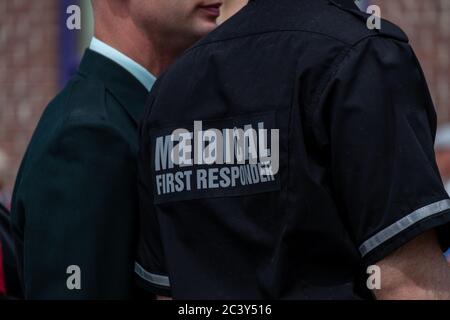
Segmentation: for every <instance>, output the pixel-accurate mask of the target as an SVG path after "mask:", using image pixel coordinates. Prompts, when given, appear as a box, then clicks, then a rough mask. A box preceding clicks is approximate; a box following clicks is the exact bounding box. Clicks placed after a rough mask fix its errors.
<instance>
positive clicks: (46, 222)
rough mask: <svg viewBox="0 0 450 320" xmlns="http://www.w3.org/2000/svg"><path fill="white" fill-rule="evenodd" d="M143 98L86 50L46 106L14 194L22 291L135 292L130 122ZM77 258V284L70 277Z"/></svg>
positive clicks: (133, 135)
mask: <svg viewBox="0 0 450 320" xmlns="http://www.w3.org/2000/svg"><path fill="white" fill-rule="evenodd" d="M146 95H147V90H146V89H145V88H144V86H142V85H141V84H140V83H139V82H138V81H137V80H136V79H135V78H134V77H133V76H132V75H131V74H130V73H128V72H127V71H126V70H125V69H123V68H122V67H121V66H119V65H118V64H116V63H115V62H113V61H111V60H109V59H107V58H106V57H103V56H101V55H100V54H98V53H96V52H93V51H90V50H88V51H87V52H86V55H85V57H84V59H83V61H82V63H81V66H80V70H79V72H78V73H77V75H75V76H74V78H73V79H72V80H71V81H70V83H69V84H68V85H67V86H66V87H65V88H64V89H63V90H62V92H61V93H60V94H59V95H58V96H57V97H56V98H55V99H54V100H53V101H52V102H51V103H50V104H49V106H48V107H47V108H46V110H45V112H44V114H43V116H42V118H41V120H40V122H39V124H38V127H37V129H36V131H35V133H34V135H33V138H32V140H31V142H30V145H29V147H28V150H27V153H26V155H25V157H24V160H23V162H22V165H21V169H20V172H19V174H18V177H17V181H16V186H15V192H14V198H13V225H14V230H15V237H16V240H17V244H18V255H19V258H20V267H21V269H22V270H21V271H22V276H23V279H22V280H23V282H24V285H25V292H26V297H27V298H36V299H54V298H58V299H61V298H64V299H66V298H67V299H72V298H74V299H75V298H84V299H91V298H107V297H110V298H129V297H131V296H132V288H133V281H132V268H133V265H132V261H133V255H134V244H135V234H134V231H135V230H136V226H137V222H136V220H137V215H136V212H137V198H136V179H135V175H136V154H137V148H138V146H137V140H138V139H137V122H138V119H139V117H140V114H141V112H142V109H143V102H144V101H145V99H146ZM74 265H75V266H78V267H79V268H80V271H81V278H80V281H81V285H82V286H81V289H80V290H76V288H75V289H73V288H72V290H70V289H69V285H68V283H69V282H67V279H68V278H69V277H70V276H71V275H72V273H71V272H73V271H71V272H69V273H68V270H69V267H71V266H74ZM74 279H75V278H74Z"/></svg>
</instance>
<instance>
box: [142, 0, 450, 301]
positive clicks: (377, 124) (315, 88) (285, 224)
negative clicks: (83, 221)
mask: <svg viewBox="0 0 450 320" xmlns="http://www.w3.org/2000/svg"><path fill="white" fill-rule="evenodd" d="M335 2H336V1H326V0H314V1H312V0H276V1H275V0H263V1H260V0H258V1H253V2H251V3H250V4H249V5H248V6H246V7H245V8H244V9H243V10H242V11H240V12H239V13H238V14H237V15H236V16H234V17H233V18H231V19H230V20H229V21H227V22H226V23H225V24H223V25H222V26H221V27H219V28H218V29H217V30H216V31H214V32H213V33H211V34H210V35H209V36H207V37H206V38H205V39H203V40H201V41H200V42H199V43H197V44H196V45H195V46H194V47H193V48H192V49H190V50H189V51H188V52H187V53H186V55H185V56H184V57H183V58H182V59H180V60H179V61H178V62H177V63H176V64H175V65H174V66H173V67H172V68H170V69H169V71H168V72H167V73H166V74H165V75H164V76H163V77H162V78H161V79H159V80H158V82H157V84H156V86H155V88H154V90H153V91H152V94H151V98H150V99H149V103H148V110H147V113H146V116H145V117H144V119H145V120H144V122H143V126H142V128H141V152H140V155H139V164H138V166H139V175H140V176H139V180H140V203H141V235H140V244H139V252H138V262H139V264H140V265H141V266H142V267H143V268H144V269H146V270H147V271H148V272H150V273H154V274H159V275H166V276H168V277H169V278H170V284H171V288H170V289H171V293H172V295H173V297H175V298H182V299H183V298H184V299H195V298H200V299H201V298H205V299H239V298H247V299H262V298H277V299H278V298H280V299H360V298H371V295H370V292H369V291H368V289H367V288H366V287H365V270H366V267H367V266H368V265H369V264H372V263H374V262H377V261H379V260H380V259H383V258H384V257H386V256H387V255H389V254H390V253H392V252H393V251H394V250H396V249H398V248H399V247H401V246H402V245H403V244H404V243H406V242H408V241H410V240H412V239H413V238H414V237H416V236H417V235H419V234H420V233H423V232H425V231H426V230H430V229H433V228H436V227H439V228H438V231H439V232H440V233H442V232H443V233H445V232H447V233H448V232H450V231H449V227H448V221H449V220H450V213H449V211H448V210H447V209H446V208H447V207H445V206H444V207H443V209H442V210H440V211H439V212H433V213H432V214H430V215H429V216H427V217H426V218H425V219H421V220H418V221H416V223H414V224H412V225H409V226H407V227H406V228H404V229H401V230H400V231H399V232H397V233H395V234H393V236H392V237H390V238H389V239H385V240H383V241H381V242H380V243H377V245H376V246H375V247H374V248H373V249H372V250H370V251H369V252H367V253H365V252H363V251H360V247H361V245H362V244H364V243H365V242H366V241H367V240H369V239H371V238H372V237H373V236H374V235H376V234H377V233H379V232H380V231H383V230H385V229H386V228H388V227H390V226H392V225H393V224H395V223H397V222H398V221H399V220H400V219H401V218H403V217H405V216H408V215H410V214H411V213H412V212H414V211H415V210H417V209H419V208H422V207H425V206H429V205H432V204H435V203H439V201H443V200H444V201H445V200H448V196H447V194H446V192H445V190H444V188H443V185H442V182H441V179H440V177H439V172H438V170H437V166H436V163H435V159H434V153H433V140H434V135H435V129H436V116H435V112H434V107H433V103H432V101H431V98H430V94H429V92H428V89H427V85H426V82H425V79H424V76H423V74H422V71H421V68H420V65H419V63H418V61H417V59H416V57H415V55H414V53H413V51H412V49H411V47H410V46H409V44H408V39H407V37H406V36H405V35H404V33H403V32H402V31H401V30H399V29H398V28H397V27H395V26H394V25H392V24H390V23H388V22H386V21H382V28H381V30H369V29H368V28H367V27H366V21H365V19H364V17H365V18H367V17H368V15H365V14H364V13H361V12H358V11H357V10H355V9H353V8H348V7H347V6H341V5H338V4H336V3H335ZM355 13H357V14H355ZM186 75H189V76H190V79H189V81H188V82H186ZM270 112H272V113H274V114H275V119H276V120H275V125H274V126H273V127H272V126H268V125H267V124H266V122H267V121H266V120H265V119H264V117H263V115H264V114H267V113H270ZM248 118H252V119H256V122H260V123H262V124H263V125H264V126H265V127H266V128H267V129H272V128H277V129H279V155H280V161H279V171H278V173H277V174H276V177H277V179H278V180H279V181H280V189H279V190H269V191H267V192H264V191H262V190H259V191H261V192H256V193H254V194H248V193H246V192H241V193H239V192H238V193H237V194H231V195H230V194H229V193H228V191H226V190H224V189H223V188H222V189H221V187H222V186H221V185H220V184H219V187H217V184H216V183H215V182H216V181H221V180H220V179H221V178H220V177H219V178H217V176H216V175H215V174H214V173H210V176H209V177H210V178H211V181H212V182H211V181H210V182H209V185H208V188H210V189H211V190H208V192H207V193H206V195H207V196H206V197H201V198H199V197H190V195H192V194H191V193H190V192H191V191H192V190H193V188H191V189H188V188H182V187H180V188H178V189H177V186H179V185H178V184H177V182H176V181H175V180H174V179H173V178H170V179H168V180H167V177H168V176H164V175H166V174H171V173H173V172H179V173H186V171H187V170H191V171H192V177H193V182H192V181H191V183H194V184H195V183H196V182H197V183H198V181H199V178H198V176H197V175H196V174H195V172H198V171H199V170H201V169H203V167H201V166H199V165H195V164H194V165H184V166H182V165H178V164H173V163H170V162H168V161H169V160H167V159H168V157H167V155H168V153H167V154H166V153H165V152H166V151H167V150H166V151H164V152H163V151H161V150H163V148H162V147H161V146H162V145H163V144H162V143H161V141H163V140H158V139H167V136H166V138H162V137H161V134H160V133H161V132H164V133H168V132H171V131H172V130H173V129H174V128H185V129H187V134H188V135H189V134H190V133H189V132H190V131H191V126H192V125H193V123H194V121H198V120H202V121H204V123H205V126H206V127H207V126H208V123H210V122H211V123H215V125H213V126H212V127H213V128H217V129H219V130H221V131H223V130H224V129H226V128H227V127H232V125H233V124H235V126H236V128H237V129H239V128H242V124H243V123H247V124H251V123H250V122H248V121H246V119H248ZM225 123H226V126H224V124H225ZM253 128H254V126H253ZM193 136H195V134H194V135H193ZM158 141H159V142H158ZM164 141H170V138H169V139H167V140H164ZM158 143H159V144H158ZM167 145H169V143H168V144H167ZM174 146H179V145H177V144H175V145H174ZM157 148H159V149H157ZM169 150H170V149H169ZM186 150H188V149H184V151H186ZM157 151H158V152H157ZM189 151H191V150H189ZM178 152H179V150H176V149H175V150H174V153H173V154H174V155H177V154H178ZM192 152H193V153H195V152H196V151H195V150H193V151H192ZM155 154H156V156H155ZM181 154H184V155H185V152H181ZM161 159H163V160H164V163H166V165H167V166H169V165H170V168H169V169H170V170H169V169H167V167H166V168H161V166H160V164H157V163H160V162H161V161H162V160H161ZM208 167H209V168H211V169H214V168H216V167H217V165H216V164H211V165H209V166H208ZM215 172H216V171H215ZM162 175H163V178H166V180H163V181H165V182H164V183H166V185H165V186H163V187H164V188H166V189H165V190H166V191H167V190H168V192H169V194H171V197H173V200H174V201H167V202H159V201H158V199H157V198H158V197H157V195H158V192H159V191H158V188H160V189H159V190H161V181H162V180H161V178H158V177H160V176H162ZM217 179H219V180H217ZM174 181H175V182H174ZM167 186H169V187H167ZM217 189H219V190H223V191H224V192H223V193H222V196H219V194H220V191H217ZM163 190H164V189H163ZM212 190H214V191H212ZM236 190H239V189H236ZM225 191H226V192H225ZM443 238H444V237H441V239H443ZM447 238H448V237H447ZM443 245H445V244H444V243H443ZM147 284H148V283H147ZM148 285H151V284H148Z"/></svg>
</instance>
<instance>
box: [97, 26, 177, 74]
mask: <svg viewBox="0 0 450 320" xmlns="http://www.w3.org/2000/svg"><path fill="white" fill-rule="evenodd" d="M95 37H96V38H97V39H99V40H101V41H103V42H104V43H106V44H108V45H110V46H111V47H113V48H115V49H116V50H118V51H120V52H122V53H123V54H125V55H126V56H127V57H129V58H131V59H133V60H134V61H136V62H137V63H138V64H140V65H141V66H143V67H144V68H145V69H147V70H148V71H149V72H150V73H151V74H153V75H154V76H155V77H159V75H160V74H161V73H163V72H164V71H165V70H166V69H167V68H168V67H169V66H170V64H172V63H173V61H174V60H175V59H176V58H177V56H178V55H180V54H181V53H182V51H183V50H182V49H175V48H170V47H169V46H168V44H170V41H167V40H166V41H164V42H165V43H164V42H163V41H161V40H160V39H158V37H152V36H145V35H143V34H142V33H141V32H130V33H129V34H127V35H120V34H119V35H117V34H115V35H112V34H111V33H109V32H102V30H101V29H99V30H96V32H95Z"/></svg>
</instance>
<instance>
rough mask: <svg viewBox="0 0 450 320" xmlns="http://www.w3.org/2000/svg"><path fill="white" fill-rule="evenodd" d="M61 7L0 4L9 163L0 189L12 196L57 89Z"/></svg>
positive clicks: (2, 143) (3, 142) (2, 123)
mask: <svg viewBox="0 0 450 320" xmlns="http://www.w3.org/2000/svg"><path fill="white" fill-rule="evenodd" d="M57 5H58V0H39V1H30V0H0V150H1V151H0V152H3V153H4V154H6V157H7V161H6V162H7V164H6V169H3V170H2V169H1V168H0V175H1V176H0V184H2V181H3V182H4V184H5V185H6V188H7V189H9V190H11V189H12V186H13V183H14V179H15V175H16V172H17V169H18V166H19V164H20V160H21V158H22V156H23V153H24V150H25V148H26V146H27V144H28V141H29V140H30V137H31V134H32V132H33V130H34V128H35V126H36V123H37V121H38V120H39V117H40V115H41V113H42V110H43V108H44V107H45V105H46V104H47V103H48V102H49V100H50V99H51V98H52V96H53V95H54V94H55V93H56V90H57V88H58V84H57V75H58V73H57V68H58V55H57V44H58V42H57V37H58V29H57V28H58V25H57V22H58V20H57V19H58V15H57V8H58V7H57ZM0 161H1V162H3V163H4V162H5V160H0ZM1 166H4V165H2V164H1V163H0V167H1ZM1 171H3V172H1Z"/></svg>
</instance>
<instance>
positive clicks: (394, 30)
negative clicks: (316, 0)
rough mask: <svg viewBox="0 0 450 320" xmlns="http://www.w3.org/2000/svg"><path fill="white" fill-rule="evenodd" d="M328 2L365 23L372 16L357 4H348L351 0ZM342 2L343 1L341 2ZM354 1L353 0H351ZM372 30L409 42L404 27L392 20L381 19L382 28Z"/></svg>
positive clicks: (332, 0) (330, 0) (329, 0)
mask: <svg viewBox="0 0 450 320" xmlns="http://www.w3.org/2000/svg"><path fill="white" fill-rule="evenodd" d="M328 2H329V3H330V4H332V5H334V6H336V7H338V8H339V9H340V10H344V11H346V12H348V13H350V14H352V15H353V16H355V17H357V18H358V19H361V20H362V21H364V23H365V24H366V23H367V20H368V19H369V18H370V17H371V15H370V14H368V13H365V12H362V11H361V10H359V9H358V8H357V6H356V5H355V4H354V5H348V2H349V0H346V1H342V0H328ZM341 2H342V3H341ZM351 2H353V1H351ZM369 31H370V32H374V33H377V34H380V35H383V36H387V37H390V38H393V39H396V40H399V41H403V42H409V39H408V36H407V35H406V34H405V32H403V30H402V29H400V28H399V27H398V26H396V25H395V24H393V23H392V22H390V21H388V20H385V19H381V29H374V30H369Z"/></svg>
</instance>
